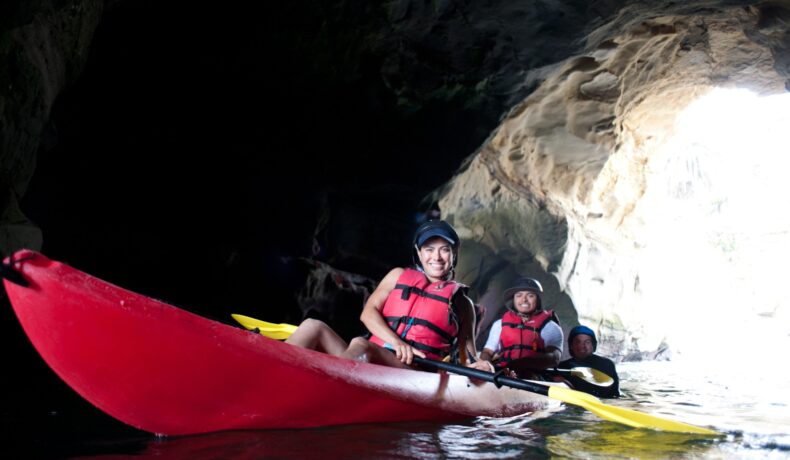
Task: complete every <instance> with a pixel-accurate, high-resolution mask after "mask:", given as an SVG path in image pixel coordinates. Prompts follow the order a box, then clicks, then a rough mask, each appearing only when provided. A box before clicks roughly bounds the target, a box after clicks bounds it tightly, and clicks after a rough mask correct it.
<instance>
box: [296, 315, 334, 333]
mask: <svg viewBox="0 0 790 460" xmlns="http://www.w3.org/2000/svg"><path fill="white" fill-rule="evenodd" d="M302 328H304V329H305V330H314V331H324V330H327V329H329V326H327V324H326V323H325V322H323V321H321V320H320V319H314V318H307V319H306V320H304V321H302V323H301V324H299V329H302Z"/></svg>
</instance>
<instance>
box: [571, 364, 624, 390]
mask: <svg viewBox="0 0 790 460" xmlns="http://www.w3.org/2000/svg"><path fill="white" fill-rule="evenodd" d="M558 371H560V370H559V369H558ZM561 372H568V373H569V374H571V375H573V376H574V377H578V378H580V379H582V380H585V381H587V382H590V383H592V384H593V385H598V386H599V387H608V386H611V385H612V384H613V383H614V379H613V378H611V377H609V376H608V375H607V374H605V373H604V372H601V371H599V370H598V369H594V368H592V367H574V368H572V369H568V370H567V371H566V370H565V369H562V370H561Z"/></svg>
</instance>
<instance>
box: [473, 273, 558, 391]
mask: <svg viewBox="0 0 790 460" xmlns="http://www.w3.org/2000/svg"><path fill="white" fill-rule="evenodd" d="M542 292H543V287H542V286H541V285H540V283H539V282H538V281H537V280H535V279H532V278H521V279H519V280H518V281H517V282H516V285H515V286H513V287H511V288H509V289H507V290H506V291H505V293H504V296H503V297H504V300H505V306H506V307H507V310H508V311H507V312H506V313H505V314H504V315H503V316H502V319H500V320H498V321H496V322H495V323H494V324H493V325H492V326H491V331H490V332H489V335H488V340H487V341H486V344H485V346H484V347H483V352H482V353H480V361H479V362H478V363H475V365H474V366H473V367H475V368H478V369H482V370H492V369H494V364H495V365H496V367H500V368H508V369H510V370H511V371H515V373H516V375H517V376H519V377H521V378H542V376H541V375H540V371H541V370H543V369H546V368H549V367H556V366H557V364H559V362H560V358H561V357H562V342H563V334H562V328H560V325H559V320H558V319H557V316H556V315H555V314H554V311H552V310H544V309H543V302H542V300H541V297H540V294H541V293H542Z"/></svg>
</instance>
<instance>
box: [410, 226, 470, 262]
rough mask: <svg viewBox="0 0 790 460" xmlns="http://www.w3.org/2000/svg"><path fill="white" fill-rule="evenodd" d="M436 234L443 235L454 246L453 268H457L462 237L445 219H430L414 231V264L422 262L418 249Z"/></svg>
mask: <svg viewBox="0 0 790 460" xmlns="http://www.w3.org/2000/svg"><path fill="white" fill-rule="evenodd" d="M435 236H438V237H441V238H443V239H444V240H446V241H447V242H448V243H450V246H451V247H452V248H453V256H454V257H453V268H455V264H456V263H457V262H458V248H460V247H461V239H460V238H458V234H457V233H455V229H454V228H453V227H452V226H451V225H450V224H448V223H447V222H445V221H443V220H429V221H428V222H425V223H424V224H422V225H420V226H419V227H418V228H417V231H416V232H414V242H413V246H414V253H413V254H412V259H413V261H414V264H415V265H419V264H420V262H419V261H420V258H419V257H418V256H417V251H419V249H420V248H421V247H422V245H423V244H425V242H426V241H428V240H429V239H431V238H433V237H435Z"/></svg>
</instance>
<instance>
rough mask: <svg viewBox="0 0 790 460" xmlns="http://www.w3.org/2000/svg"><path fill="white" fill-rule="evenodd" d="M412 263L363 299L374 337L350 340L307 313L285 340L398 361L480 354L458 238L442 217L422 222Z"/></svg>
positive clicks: (400, 364)
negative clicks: (460, 271) (460, 270)
mask: <svg viewBox="0 0 790 460" xmlns="http://www.w3.org/2000/svg"><path fill="white" fill-rule="evenodd" d="M413 243H414V244H413V260H414V267H413V268H395V269H393V270H391V271H390V272H389V273H388V274H387V275H386V276H385V277H384V278H383V279H382V280H381V282H380V283H379V285H378V286H377V287H376V289H375V290H374V291H373V293H372V294H371V295H370V297H369V298H368V300H367V302H365V306H364V307H363V309H362V314H361V316H360V320H361V321H362V322H363V323H364V324H365V327H367V329H368V331H370V333H371V337H370V339H366V338H363V337H356V338H354V339H353V340H351V343H350V344H346V342H345V341H344V340H343V339H342V338H341V337H340V336H339V335H337V333H335V332H334V331H333V330H332V329H331V328H330V327H329V326H327V325H326V324H325V323H323V322H321V321H318V320H315V319H307V320H305V321H304V322H302V324H301V325H300V326H299V328H298V329H297V330H296V331H295V332H294V333H293V334H292V335H291V336H290V337H289V338H288V339H287V340H286V343H290V344H292V345H297V346H301V347H305V348H311V349H316V350H320V351H324V352H326V353H329V354H332V355H336V356H342V357H344V358H349V359H356V360H362V361H367V362H373V363H378V364H386V365H390V366H396V367H408V366H412V361H413V359H414V356H419V357H421V358H429V359H438V360H441V359H445V358H447V357H451V358H452V359H453V361H455V362H458V363H461V364H466V363H468V362H469V360H470V357H471V358H472V359H474V358H476V356H475V355H476V352H475V349H474V330H475V327H474V326H475V313H474V306H473V304H472V302H471V300H470V299H469V298H468V297H467V296H466V286H464V285H463V284H461V283H458V282H457V281H455V280H454V274H455V266H456V263H457V261H458V252H459V249H460V239H459V238H458V234H457V233H456V232H455V230H454V229H453V227H452V226H451V225H450V224H448V223H447V222H445V221H442V220H431V221H428V222H425V223H424V224H422V225H421V226H420V227H419V228H418V229H417V231H416V232H415V235H414V240H413Z"/></svg>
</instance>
